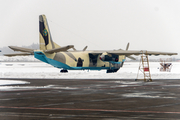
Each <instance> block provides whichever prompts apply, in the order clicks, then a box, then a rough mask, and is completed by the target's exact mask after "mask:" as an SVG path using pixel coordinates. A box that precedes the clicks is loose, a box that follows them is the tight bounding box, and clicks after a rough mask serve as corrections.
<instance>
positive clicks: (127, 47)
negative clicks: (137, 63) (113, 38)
mask: <svg viewBox="0 0 180 120" xmlns="http://www.w3.org/2000/svg"><path fill="white" fill-rule="evenodd" d="M128 49H129V43H128V44H127V46H126V51H128ZM126 57H128V58H130V59H132V60H136V58H134V57H132V56H126Z"/></svg>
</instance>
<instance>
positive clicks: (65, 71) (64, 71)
mask: <svg viewBox="0 0 180 120" xmlns="http://www.w3.org/2000/svg"><path fill="white" fill-rule="evenodd" d="M60 72H61V73H67V72H68V71H67V70H64V69H62V70H60Z"/></svg>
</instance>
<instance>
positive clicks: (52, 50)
mask: <svg viewBox="0 0 180 120" xmlns="http://www.w3.org/2000/svg"><path fill="white" fill-rule="evenodd" d="M71 48H74V45H68V46H65V47H60V48H55V49H51V50H45V51H44V52H45V53H54V52H62V51H67V50H69V49H71Z"/></svg>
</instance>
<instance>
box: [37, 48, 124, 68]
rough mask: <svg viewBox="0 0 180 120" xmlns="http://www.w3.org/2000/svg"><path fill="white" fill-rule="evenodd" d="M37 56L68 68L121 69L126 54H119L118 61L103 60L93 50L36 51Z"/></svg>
mask: <svg viewBox="0 0 180 120" xmlns="http://www.w3.org/2000/svg"><path fill="white" fill-rule="evenodd" d="M34 56H35V58H37V59H39V60H41V61H43V62H46V63H48V64H51V65H52V66H54V67H57V68H63V69H66V70H85V69H89V70H101V69H119V68H120V67H121V66H122V64H123V62H124V61H125V56H124V55H118V56H117V57H118V61H116V62H114V61H102V60H101V59H99V58H100V54H92V51H72V52H58V53H52V54H49V53H44V52H43V51H34Z"/></svg>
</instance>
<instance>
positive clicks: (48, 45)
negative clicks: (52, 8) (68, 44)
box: [39, 15, 60, 50]
mask: <svg viewBox="0 0 180 120" xmlns="http://www.w3.org/2000/svg"><path fill="white" fill-rule="evenodd" d="M58 47H60V46H59V45H57V44H56V43H54V42H53V40H52V37H51V33H50V29H49V26H48V23H47V19H46V16H45V15H40V16H39V48H40V50H50V49H55V48H58Z"/></svg>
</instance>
